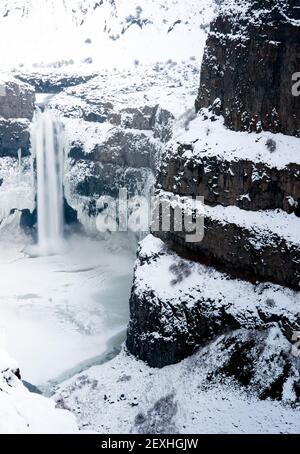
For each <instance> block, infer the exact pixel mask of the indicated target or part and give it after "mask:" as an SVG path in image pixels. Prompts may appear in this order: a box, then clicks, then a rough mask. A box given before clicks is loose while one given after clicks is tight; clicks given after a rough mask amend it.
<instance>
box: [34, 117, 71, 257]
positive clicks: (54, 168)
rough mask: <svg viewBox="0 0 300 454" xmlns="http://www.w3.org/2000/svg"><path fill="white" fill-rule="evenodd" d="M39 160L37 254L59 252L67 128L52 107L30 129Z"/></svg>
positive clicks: (36, 156)
mask: <svg viewBox="0 0 300 454" xmlns="http://www.w3.org/2000/svg"><path fill="white" fill-rule="evenodd" d="M31 143H32V157H33V161H35V163H36V166H35V167H36V191H37V219H38V253H39V254H40V255H49V254H56V253H58V252H60V250H61V247H62V242H63V199H64V195H63V174H64V148H65V147H64V130H63V126H62V123H61V122H60V120H59V118H58V117H57V116H55V115H54V114H53V113H52V112H51V111H50V110H45V111H44V112H41V111H37V112H36V114H35V119H34V122H33V126H32V130H31Z"/></svg>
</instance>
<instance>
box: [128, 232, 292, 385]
mask: <svg viewBox="0 0 300 454" xmlns="http://www.w3.org/2000/svg"><path fill="white" fill-rule="evenodd" d="M149 276H151V279H150V280H149ZM159 276H160V279H159ZM157 279H158V280H157ZM153 282H157V285H156V286H154V285H153ZM296 302H297V293H294V292H292V291H290V290H287V289H284V288H280V287H278V286H275V285H272V284H259V283H256V284H250V283H246V282H243V281H241V280H238V279H231V278H230V277H229V276H228V275H226V274H223V273H219V272H217V271H215V270H214V269H213V268H209V267H206V266H203V265H199V264H195V263H194V262H192V261H189V260H186V259H181V258H180V257H179V256H178V255H176V254H175V253H174V252H173V251H171V250H170V249H168V248H167V247H166V245H164V243H163V242H162V241H160V240H158V239H154V238H153V237H151V236H149V237H147V238H146V239H145V240H144V241H143V242H142V243H141V245H140V248H139V251H138V259H137V262H136V268H135V274H134V283H133V289H132V294H131V300H130V315H131V318H130V323H129V328H128V336H127V343H126V345H127V348H128V349H129V351H130V352H131V353H133V354H134V355H136V356H137V357H138V358H140V359H142V360H144V361H146V362H147V363H148V364H150V366H153V367H163V366H165V365H167V364H172V363H176V362H178V361H180V360H182V359H183V358H185V357H187V356H189V355H191V354H192V353H193V352H195V350H197V349H198V348H199V347H200V346H203V345H205V344H206V342H207V341H208V340H211V339H215V338H217V337H218V336H220V335H223V334H224V333H228V332H231V331H234V330H237V329H245V330H246V329H250V330H262V329H267V328H268V327H270V324H271V325H272V324H274V326H277V327H278V328H279V332H280V330H281V332H282V333H283V334H281V335H283V339H285V342H289V345H290V347H289V348H290V350H291V349H292V345H291V344H290V341H291V339H292V334H293V332H294V331H297V330H298V329H299V326H300V325H299V324H300V316H299V311H297V304H296ZM249 337H251V334H249ZM233 344H234V342H232V345H233ZM235 345H237V344H236V343H235ZM243 345H244V347H245V351H244V352H243V351H242V349H239V352H240V353H239V356H240V357H242V356H243V355H244V356H245V357H246V356H247V355H248V354H250V353H249V352H250V349H248V350H247V349H246V344H245V343H244V344H243ZM262 346H263V344H262V345H261V347H262ZM233 358H234V355H232V360H231V361H229V360H228V362H227V365H226V367H225V365H224V371H225V369H226V373H227V374H229V373H230V370H231V372H232V374H233V375H234V374H235V375H236V377H238V370H237V369H235V370H234V371H233V369H234V368H235V367H236V365H233ZM230 364H231V365H232V368H230ZM218 367H219V368H221V367H222V362H221V361H220V363H219V365H218Z"/></svg>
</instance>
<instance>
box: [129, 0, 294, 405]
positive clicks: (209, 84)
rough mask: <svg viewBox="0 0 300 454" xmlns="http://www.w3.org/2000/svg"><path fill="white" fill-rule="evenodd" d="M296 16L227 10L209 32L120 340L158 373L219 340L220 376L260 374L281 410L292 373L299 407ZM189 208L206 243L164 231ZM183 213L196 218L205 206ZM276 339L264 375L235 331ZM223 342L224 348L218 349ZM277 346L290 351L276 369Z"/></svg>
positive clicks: (263, 8) (266, 393) (265, 9)
mask: <svg viewBox="0 0 300 454" xmlns="http://www.w3.org/2000/svg"><path fill="white" fill-rule="evenodd" d="M298 13H299V10H298V8H297V5H296V3H295V2H292V1H290V2H279V1H278V2H276V1H273V2H272V1H266V2H263V4H262V2H256V1H252V2H225V4H224V5H223V7H222V8H221V11H220V14H219V16H218V17H217V19H216V20H215V21H214V23H213V24H212V29H211V33H210V34H209V37H208V40H207V45H206V50H205V57H204V60H203V64H202V70H201V84H200V90H199V94H198V97H197V100H196V107H197V110H198V111H199V112H198V115H197V117H196V118H195V119H193V120H192V121H191V122H189V123H188V124H186V125H185V128H182V129H181V130H180V129H178V131H177V134H176V133H175V137H174V139H173V140H171V141H170V142H169V143H168V144H167V146H166V147H165V149H164V151H163V154H162V159H161V165H160V170H159V173H158V178H157V183H156V189H157V196H158V200H159V201H160V202H164V203H169V206H170V212H171V229H170V230H171V231H163V229H162V228H160V230H159V231H153V235H155V236H153V235H150V236H149V237H147V239H146V240H144V242H143V243H142V244H141V246H140V249H139V251H138V258H137V262H136V268H135V274H134V284H133V289H132V295H131V301H130V307H131V320H130V324H129V329H128V337H127V347H128V349H129V351H130V352H132V353H133V354H134V355H136V356H137V357H139V358H141V359H143V360H145V361H147V362H148V363H149V364H150V365H151V366H154V367H163V366H165V365H167V364H172V363H175V362H178V361H180V360H182V359H183V358H185V357H187V356H188V355H190V354H192V353H193V352H195V351H196V350H197V349H199V348H202V347H203V346H204V345H206V344H207V343H209V342H211V341H212V340H215V339H219V342H220V343H221V344H222V345H223V347H222V348H224V351H226V350H227V349H228V345H229V346H230V351H231V353H232V356H231V359H230V360H228V364H227V366H228V367H227V366H226V367H225V369H224V370H223V373H224V374H225V375H227V374H229V375H230V376H231V377H233V378H234V380H237V381H238V382H239V383H241V384H243V385H245V386H246V387H247V389H250V388H251V386H253V387H255V385H254V381H255V380H254V378H253V377H254V375H255V374H256V373H258V369H259V368H261V370H264V371H265V374H266V376H268V380H267V381H268V386H267V389H264V390H262V389H261V392H259V393H258V394H259V396H260V397H261V398H266V397H272V398H276V399H277V398H278V399H283V398H284V397H283V396H284V389H286V386H287V383H291V381H290V379H291V374H292V375H293V373H292V372H291V371H292V370H296V371H297V372H296V376H297V377H296V378H295V380H294V379H292V382H293V385H292V386H291V388H290V391H291V393H292V394H293V396H294V397H293V398H292V400H293V401H298V400H299V396H300V392H299V390H300V388H299V360H298V359H297V358H298V356H299V355H297V352H296V351H295V350H293V341H296V339H297V337H296V334H295V333H296V332H297V331H298V330H299V322H300V318H299V313H300V308H299V290H300V236H299V232H300V218H299V203H300V198H299V197H300V192H299V191H300V155H299V139H298V138H297V136H298V133H299V112H300V109H299V102H300V98H297V97H293V96H292V94H291V88H292V74H291V71H292V72H294V71H296V69H297V68H296V67H297V62H299V44H298V43H297V36H298V35H297V33H298V34H299V30H300V24H299V23H298V19H299V18H298V16H297V14H298ZM274 41H276V42H274ZM275 76H276V77H275ZM272 112H273V113H275V112H276V119H275V117H274V118H273V117H272ZM276 132H281V134H275V133H276ZM282 133H283V134H282ZM196 196H204V201H205V209H204V212H205V215H204V238H203V240H202V241H198V242H187V241H186V233H187V232H186V231H184V229H183V230H182V231H177V230H178V229H176V228H175V226H174V223H173V222H172V221H173V218H174V216H175V210H177V209H178V208H179V209H182V207H186V206H187V205H188V204H189V203H191V202H190V197H196ZM191 206H192V208H191V212H192V213H193V215H194V216H195V215H197V214H198V215H200V214H201V212H202V211H201V210H202V209H203V207H202V205H197V204H192V205H191ZM155 237H156V238H155ZM279 295H281V296H280V297H279ZM278 297H279V299H277V298H278ZM290 310H291V312H290ZM275 327H276V330H277V329H278V334H279V333H280V334H279V337H276V339H274V344H273V346H271V345H270V346H269V347H268V351H269V353H270V355H271V357H272V358H273V360H274V367H275V368H276V370H277V372H276V373H275V374H274V375H272V374H269V372H267V370H268V364H269V359H267V358H266V357H265V356H264V354H261V357H260V359H259V360H257V359H256V358H255V355H256V354H254V350H255V349H256V347H255V348H254V349H253V346H254V344H253V342H252V341H250V343H248V341H247V342H244V340H242V337H243V336H244V334H243V335H241V331H240V330H241V329H242V330H246V332H247V330H251V333H252V334H250V331H249V336H250V337H252V335H254V337H255V338H256V339H262V338H265V336H267V337H268V335H267V334H266V333H267V332H268V330H269V329H273V328H275ZM243 332H244V331H243ZM224 333H227V334H228V335H229V337H230V339H231V340H230V341H229V344H228V345H227V344H226V342H227V341H226V340H225V338H224V337H220V338H219V336H221V335H223V334H224ZM253 333H255V334H253ZM241 336H242V337H241ZM281 336H283V337H282V338H281ZM246 337H248V334H247V335H246ZM279 338H281V340H280V339H279ZM282 339H285V341H284V343H286V342H287V344H286V345H289V347H288V348H287V350H286V352H285V353H283V352H282V354H280V355H279V356H278V357H276V353H275V352H276V349H277V351H279V350H280V349H281V347H282V345H283V344H282ZM248 340H249V339H248ZM254 343H255V342H254ZM261 347H262V344H261ZM258 348H260V347H258ZM294 348H295V347H294ZM246 357H247V359H246ZM250 358H251V359H250ZM286 361H287V362H288V363H289V365H288V364H287V363H286ZM258 363H259V365H258ZM294 368H295V369H294ZM257 389H258V388H256V390H257Z"/></svg>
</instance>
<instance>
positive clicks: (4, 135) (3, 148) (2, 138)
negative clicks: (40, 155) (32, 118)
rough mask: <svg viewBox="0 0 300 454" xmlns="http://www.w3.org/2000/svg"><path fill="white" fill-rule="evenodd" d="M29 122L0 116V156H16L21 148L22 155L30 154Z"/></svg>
mask: <svg viewBox="0 0 300 454" xmlns="http://www.w3.org/2000/svg"><path fill="white" fill-rule="evenodd" d="M29 126H30V122H29V121H28V120H21V119H9V120H6V119H1V118H0V157H3V156H11V157H14V158H17V157H18V152H19V150H21V154H22V156H28V155H29V154H30V131H29Z"/></svg>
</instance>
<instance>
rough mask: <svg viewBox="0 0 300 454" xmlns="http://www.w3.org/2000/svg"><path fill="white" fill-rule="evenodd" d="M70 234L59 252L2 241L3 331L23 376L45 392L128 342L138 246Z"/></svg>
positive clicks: (116, 239) (0, 306) (0, 310)
mask: <svg viewBox="0 0 300 454" xmlns="http://www.w3.org/2000/svg"><path fill="white" fill-rule="evenodd" d="M133 243H134V242H133V241H132V239H131V241H130V240H129V238H126V235H124V236H122V237H116V236H112V237H111V238H110V240H108V241H107V240H106V241H105V240H96V239H91V238H88V237H85V236H82V235H73V236H71V237H70V238H69V239H68V240H66V244H65V247H64V248H63V249H62V252H61V253H60V254H58V255H51V256H40V257H30V256H28V254H26V253H25V251H26V247H25V245H24V243H21V242H18V241H16V242H8V241H7V242H4V241H1V242H0V275H1V278H2V279H1V286H0V320H1V321H0V333H1V338H2V342H5V343H6V348H7V350H8V351H9V353H10V354H11V356H12V357H13V358H15V359H16V360H17V361H18V364H19V366H20V369H21V373H22V378H23V379H24V380H25V381H27V382H29V383H32V384H33V385H35V386H37V387H38V388H39V389H42V390H44V391H45V392H47V393H49V392H51V389H50V388H51V385H52V384H56V383H58V382H60V381H63V380H64V379H67V378H70V376H72V375H74V374H75V373H77V372H80V371H82V370H84V368H85V367H86V368H87V367H89V366H91V365H93V364H100V363H101V362H104V361H105V360H107V359H110V357H111V355H113V354H114V352H117V351H118V349H119V347H120V345H121V343H122V342H123V341H124V339H125V332H126V325H127V323H128V318H129V304H128V302H129V296H130V290H131V285H132V273H133V266H134V260H135V247H136V244H133Z"/></svg>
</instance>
